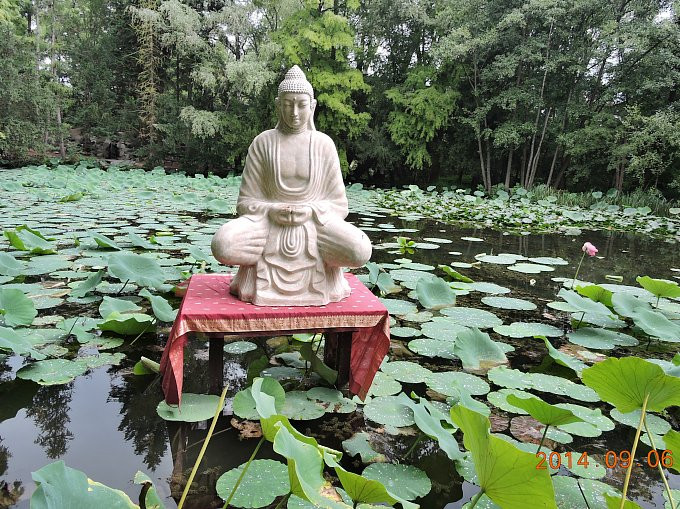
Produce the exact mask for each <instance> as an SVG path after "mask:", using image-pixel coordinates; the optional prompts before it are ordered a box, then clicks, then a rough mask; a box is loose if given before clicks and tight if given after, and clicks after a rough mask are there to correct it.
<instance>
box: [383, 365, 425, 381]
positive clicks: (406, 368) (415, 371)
mask: <svg viewBox="0 0 680 509" xmlns="http://www.w3.org/2000/svg"><path fill="white" fill-rule="evenodd" d="M380 369H381V371H382V372H383V373H386V374H387V375H389V376H391V377H392V378H394V379H395V380H398V381H399V382H404V383H411V384H416V383H420V382H422V381H423V380H424V379H425V377H427V376H428V375H430V374H432V372H431V371H430V370H429V369H427V368H424V367H423V366H421V365H420V364H416V363H415V362H409V361H394V362H387V363H385V364H383V365H382V366H381V367H380Z"/></svg>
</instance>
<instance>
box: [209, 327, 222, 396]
mask: <svg viewBox="0 0 680 509" xmlns="http://www.w3.org/2000/svg"><path fill="white" fill-rule="evenodd" d="M208 348H209V350H208V380H209V383H210V394H221V393H222V384H223V382H224V339H223V338H222V336H211V337H210V346H209V347H208Z"/></svg>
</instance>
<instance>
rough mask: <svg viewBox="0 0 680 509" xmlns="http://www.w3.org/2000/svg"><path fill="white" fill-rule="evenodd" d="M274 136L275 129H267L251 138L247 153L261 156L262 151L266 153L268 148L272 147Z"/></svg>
mask: <svg viewBox="0 0 680 509" xmlns="http://www.w3.org/2000/svg"><path fill="white" fill-rule="evenodd" d="M275 136H276V129H268V130H266V131H262V132H261V133H260V134H258V135H257V136H255V138H253V141H252V142H251V143H250V147H249V148H248V152H249V153H253V152H255V153H257V154H258V155H259V154H262V153H263V151H265V152H266V150H267V149H268V148H269V147H272V146H273V144H274V137H275Z"/></svg>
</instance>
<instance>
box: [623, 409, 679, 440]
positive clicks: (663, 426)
mask: <svg viewBox="0 0 680 509" xmlns="http://www.w3.org/2000/svg"><path fill="white" fill-rule="evenodd" d="M609 415H611V416H612V419H614V420H615V421H618V422H620V423H621V424H625V425H626V426H630V427H631V428H634V429H635V428H637V427H638V424H639V423H640V410H633V411H632V412H627V413H625V414H624V413H621V412H620V411H619V410H618V409H616V408H612V410H611V412H609ZM645 420H646V421H647V427H648V428H649V431H650V432H651V433H653V434H655V435H665V434H666V433H667V432H668V431H670V429H671V425H670V424H668V421H666V420H664V419H662V418H661V417H659V416H658V415H654V414H650V413H646V415H645Z"/></svg>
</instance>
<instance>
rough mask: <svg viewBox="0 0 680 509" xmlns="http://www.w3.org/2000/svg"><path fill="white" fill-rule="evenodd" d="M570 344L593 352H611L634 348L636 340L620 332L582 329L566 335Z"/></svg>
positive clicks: (591, 328) (589, 328)
mask: <svg viewBox="0 0 680 509" xmlns="http://www.w3.org/2000/svg"><path fill="white" fill-rule="evenodd" d="M567 338H568V339H569V341H570V342H571V343H574V344H576V345H581V346H585V347H586V348H592V349H594V350H611V349H612V348H617V347H619V346H635V345H637V344H638V340H637V339H635V338H634V337H633V336H629V335H628V334H624V333H622V332H616V331H610V330H607V329H595V328H593V327H582V328H579V329H576V330H575V331H573V332H570V333H569V334H567Z"/></svg>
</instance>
